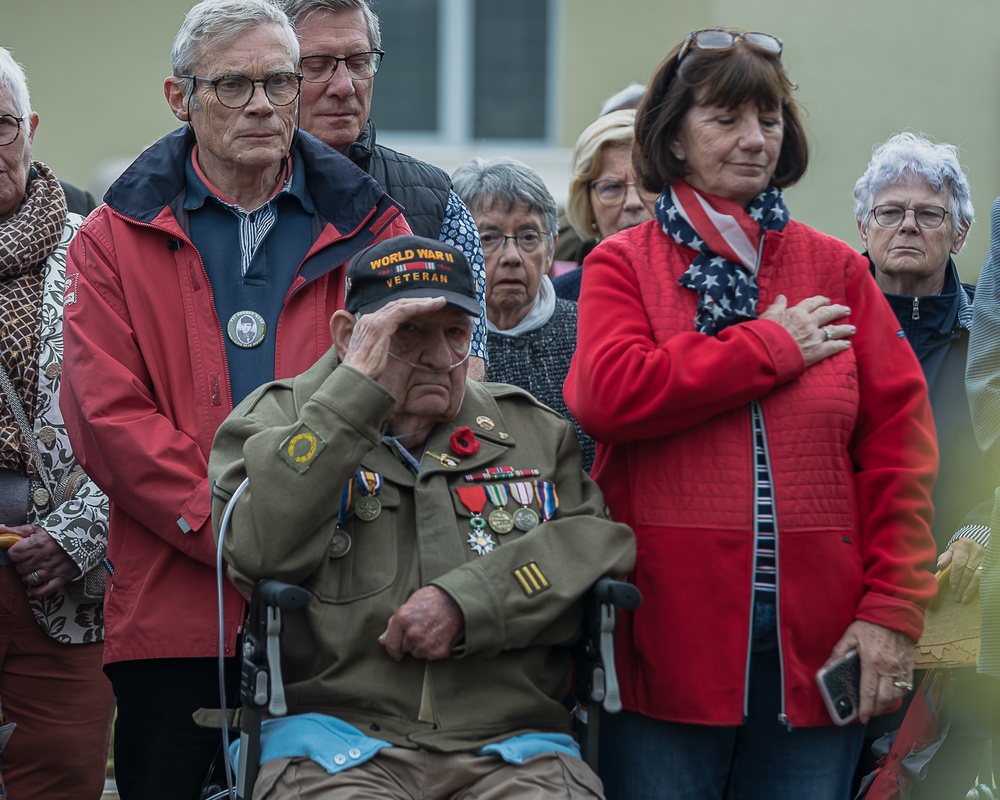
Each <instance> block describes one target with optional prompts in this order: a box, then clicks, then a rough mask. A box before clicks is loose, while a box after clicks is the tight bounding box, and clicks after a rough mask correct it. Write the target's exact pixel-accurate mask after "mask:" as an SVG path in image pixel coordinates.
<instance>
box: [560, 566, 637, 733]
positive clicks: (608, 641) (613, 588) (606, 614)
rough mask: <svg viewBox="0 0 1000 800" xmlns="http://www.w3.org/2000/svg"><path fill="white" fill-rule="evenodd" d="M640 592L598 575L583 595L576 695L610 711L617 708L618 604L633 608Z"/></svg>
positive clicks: (586, 701)
mask: <svg viewBox="0 0 1000 800" xmlns="http://www.w3.org/2000/svg"><path fill="white" fill-rule="evenodd" d="M641 602H642V594H641V593H640V592H639V590H638V589H637V588H636V587H635V586H633V585H632V584H631V583H626V582H624V581H616V580H614V579H613V578H609V577H607V576H605V577H603V578H601V579H600V580H599V581H598V582H597V583H596V584H594V586H593V588H591V590H590V591H589V592H588V593H587V595H586V597H585V598H584V619H583V636H582V637H581V640H580V644H579V645H578V647H577V670H576V692H577V699H578V700H580V701H582V702H583V703H585V704H586V705H588V706H590V705H599V706H602V707H603V708H604V710H605V711H608V712H610V713H612V714H614V713H617V712H618V711H621V695H620V694H619V690H618V673H617V672H616V670H615V656H614V632H615V627H616V624H617V612H618V609H619V608H622V609H625V610H626V611H634V610H635V609H636V608H638V607H639V603H641Z"/></svg>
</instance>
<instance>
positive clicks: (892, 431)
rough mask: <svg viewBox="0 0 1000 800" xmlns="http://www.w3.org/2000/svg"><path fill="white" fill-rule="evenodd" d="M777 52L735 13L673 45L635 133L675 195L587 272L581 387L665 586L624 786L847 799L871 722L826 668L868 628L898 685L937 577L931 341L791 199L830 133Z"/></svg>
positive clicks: (866, 689)
mask: <svg viewBox="0 0 1000 800" xmlns="http://www.w3.org/2000/svg"><path fill="white" fill-rule="evenodd" d="M781 50H782V45H781V41H780V40H779V39H777V38H776V37H774V36H771V35H770V34H767V33H759V32H746V31H741V30H736V29H716V30H707V31H695V32H694V33H692V34H690V35H689V36H688V37H687V38H686V39H685V40H684V41H683V42H682V43H680V44H678V45H677V46H676V47H675V48H674V49H673V50H672V51H671V52H670V53H669V54H668V55H667V57H666V59H665V60H664V61H663V63H662V64H661V65H660V67H659V68H658V70H657V71H656V73H655V74H654V76H653V78H652V80H651V82H650V85H649V88H648V90H647V92H646V96H645V98H644V99H643V102H642V104H641V105H640V106H639V109H638V112H637V115H636V128H635V136H636V142H635V147H634V150H633V152H634V159H633V160H634V162H635V169H636V177H637V180H638V181H639V182H640V183H641V184H642V186H643V188H644V189H646V190H647V191H651V192H652V191H655V192H658V193H659V197H658V198H657V200H656V204H655V218H654V219H653V220H650V221H649V222H645V223H642V224H641V225H638V226H636V227H634V228H630V229H629V230H626V231H622V232H621V233H618V234H616V235H615V236H612V237H611V238H609V239H607V240H605V241H603V242H601V243H600V244H599V245H598V246H597V247H596V248H595V249H594V251H593V252H592V253H591V254H590V255H589V256H588V257H587V266H586V267H585V269H584V273H583V285H582V288H581V292H580V325H579V328H578V334H577V337H578V338H577V352H576V355H575V356H574V358H573V363H572V366H571V368H570V372H569V375H568V377H567V380H566V386H565V394H566V400H567V404H568V406H569V408H570V410H571V411H572V412H573V413H574V414H575V415H576V416H577V418H578V419H579V420H580V423H581V424H582V425H583V427H584V430H586V431H587V432H588V433H590V434H591V435H593V436H594V438H595V439H596V440H597V443H598V444H597V457H596V460H595V462H594V469H593V476H594V478H595V479H596V480H597V482H598V484H599V485H600V486H601V488H602V490H603V492H604V496H605V499H606V500H607V502H608V505H609V507H610V509H611V512H612V514H613V515H614V517H615V519H618V520H621V521H623V522H626V523H628V524H629V525H631V526H632V528H633V529H634V530H635V533H636V541H637V545H638V555H637V559H636V567H635V571H634V574H633V580H634V581H635V583H636V585H637V586H638V587H639V589H640V590H641V591H642V595H643V602H642V605H641V606H640V607H639V608H638V609H637V610H636V611H635V612H634V613H633V614H623V615H622V616H621V617H620V620H621V624H620V626H619V631H618V650H617V655H618V665H619V679H620V682H621V684H622V701H623V705H624V706H625V710H624V711H623V712H622V713H621V714H619V715H609V716H607V717H605V718H604V719H603V720H602V725H601V747H600V755H601V764H600V773H601V777H602V778H603V779H604V781H605V788H606V791H607V796H608V798H609V799H610V800H622V799H623V798H628V800H643V799H644V798H656V800H677V799H678V798H684V800H722V798H724V797H739V798H741V800H757V799H758V798H759V799H761V800H763V799H764V798H767V800H800V798H810V800H843V799H844V798H846V797H847V794H848V791H849V787H850V780H851V775H852V772H853V769H854V765H855V763H856V762H857V758H858V754H859V751H860V749H861V745H862V739H863V735H864V727H863V726H862V725H859V724H853V725H846V726H838V725H836V724H834V719H833V716H834V715H837V718H838V721H841V719H840V718H841V716H842V715H844V711H845V709H844V708H843V707H837V706H836V705H835V706H834V708H833V710H832V711H830V710H828V709H827V706H826V704H825V703H824V700H823V696H822V694H821V692H820V690H819V687H818V685H817V680H816V674H817V671H818V670H820V668H822V667H823V666H824V665H826V664H828V663H831V662H832V661H834V660H835V659H838V658H839V657H841V656H843V655H845V654H846V653H848V652H849V651H851V650H856V651H858V654H859V655H860V692H859V695H860V697H859V701H858V703H857V704H856V710H857V711H858V712H859V714H860V716H861V718H862V719H863V720H865V721H867V720H868V718H870V717H871V716H872V715H875V714H878V713H881V712H882V711H884V710H886V709H888V708H890V707H891V706H892V705H893V704H895V703H898V702H899V699H900V698H901V697H902V694H903V691H904V690H905V688H906V687H907V686H909V685H910V683H911V682H912V664H913V644H914V642H915V641H916V640H917V639H918V638H919V636H920V633H921V630H922V625H923V608H924V606H925V605H926V603H927V602H928V601H929V600H930V598H931V597H932V596H933V594H934V587H935V582H934V579H933V576H932V575H931V573H930V571H929V570H928V567H929V566H930V565H931V563H932V561H933V558H934V545H933V539H932V537H931V533H930V527H929V519H930V516H931V503H930V491H931V486H932V483H933V479H934V473H935V466H936V446H935V441H934V429H933V422H932V420H931V412H930V406H929V403H928V401H927V390H926V388H925V384H924V380H923V376H922V375H921V374H920V365H919V364H918V363H917V359H916V358H915V356H914V355H913V351H912V350H911V348H910V347H909V345H908V344H907V343H906V342H905V341H904V340H902V339H900V338H898V337H897V336H896V330H897V329H898V324H897V323H896V321H895V319H894V318H893V316H892V312H891V310H890V308H889V306H888V304H887V303H886V301H885V299H884V298H883V297H882V295H881V293H880V292H879V291H878V287H876V286H875V284H874V282H873V281H872V279H871V276H870V275H869V274H868V262H867V260H866V259H865V258H863V257H862V256H861V255H860V254H858V253H857V252H856V251H854V250H853V248H851V247H850V246H849V245H847V244H846V243H844V242H841V241H838V240H836V239H834V238H832V237H829V236H825V235H823V234H821V233H820V232H818V231H816V230H814V229H812V228H809V227H807V226H805V225H802V224H801V223H798V222H795V221H794V220H791V219H790V218H789V212H788V208H787V207H786V205H785V203H784V198H783V194H782V190H783V189H784V188H785V187H788V186H791V185H792V184H794V183H795V182H796V181H797V180H798V179H799V178H800V177H801V176H802V175H803V173H804V172H805V170H806V166H807V163H808V156H807V146H806V137H805V132H804V130H803V128H802V125H801V122H800V119H799V113H798V109H797V106H796V103H795V100H794V99H793V97H792V95H793V89H794V86H793V84H792V82H791V80H790V79H789V77H788V75H787V73H786V72H785V69H784V67H783V65H782V61H781Z"/></svg>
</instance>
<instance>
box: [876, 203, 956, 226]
mask: <svg viewBox="0 0 1000 800" xmlns="http://www.w3.org/2000/svg"><path fill="white" fill-rule="evenodd" d="M907 211H912V212H913V221H914V222H915V223H916V224H917V227H918V228H920V229H921V230H933V229H934V228H940V227H941V223H943V222H944V218H945V217H947V216H948V212H947V211H946V210H945V209H943V208H942V207H941V206H916V207H915V208H912V207H908V208H903V206H894V205H892V204H890V203H883V204H882V205H880V206H875V207H874V208H873V209H872V216H874V217H875V221H876V222H877V223H878V224H879V225H880V226H882V227H883V228H898V227H899V226H900V225H902V224H903V220H905V219H906V212H907Z"/></svg>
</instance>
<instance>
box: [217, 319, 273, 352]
mask: <svg viewBox="0 0 1000 800" xmlns="http://www.w3.org/2000/svg"><path fill="white" fill-rule="evenodd" d="M226 335H227V336H228V337H229V341H231V342H232V343H233V344H235V345H236V346H237V347H244V348H250V347H256V346H257V345H259V344H260V343H261V342H263V341H264V337H265V336H266V335H267V323H266V322H264V318H263V317H262V316H261V315H260V314H258V313H257V312H256V311H237V312H236V313H235V314H233V315H232V316H231V317H230V318H229V322H228V323H226Z"/></svg>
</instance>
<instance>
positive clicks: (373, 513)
mask: <svg viewBox="0 0 1000 800" xmlns="http://www.w3.org/2000/svg"><path fill="white" fill-rule="evenodd" d="M354 513H355V514H357V515H358V519H363V520H364V521H365V522H371V521H372V520H373V519H375V518H376V517H377V516H378V515H379V514H381V513H382V504H381V503H380V502H379V501H378V498H377V497H373V496H372V495H370V494H366V495H365V496H364V497H362V498H361V499H360V500H358V502H357V503H355V504H354Z"/></svg>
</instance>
